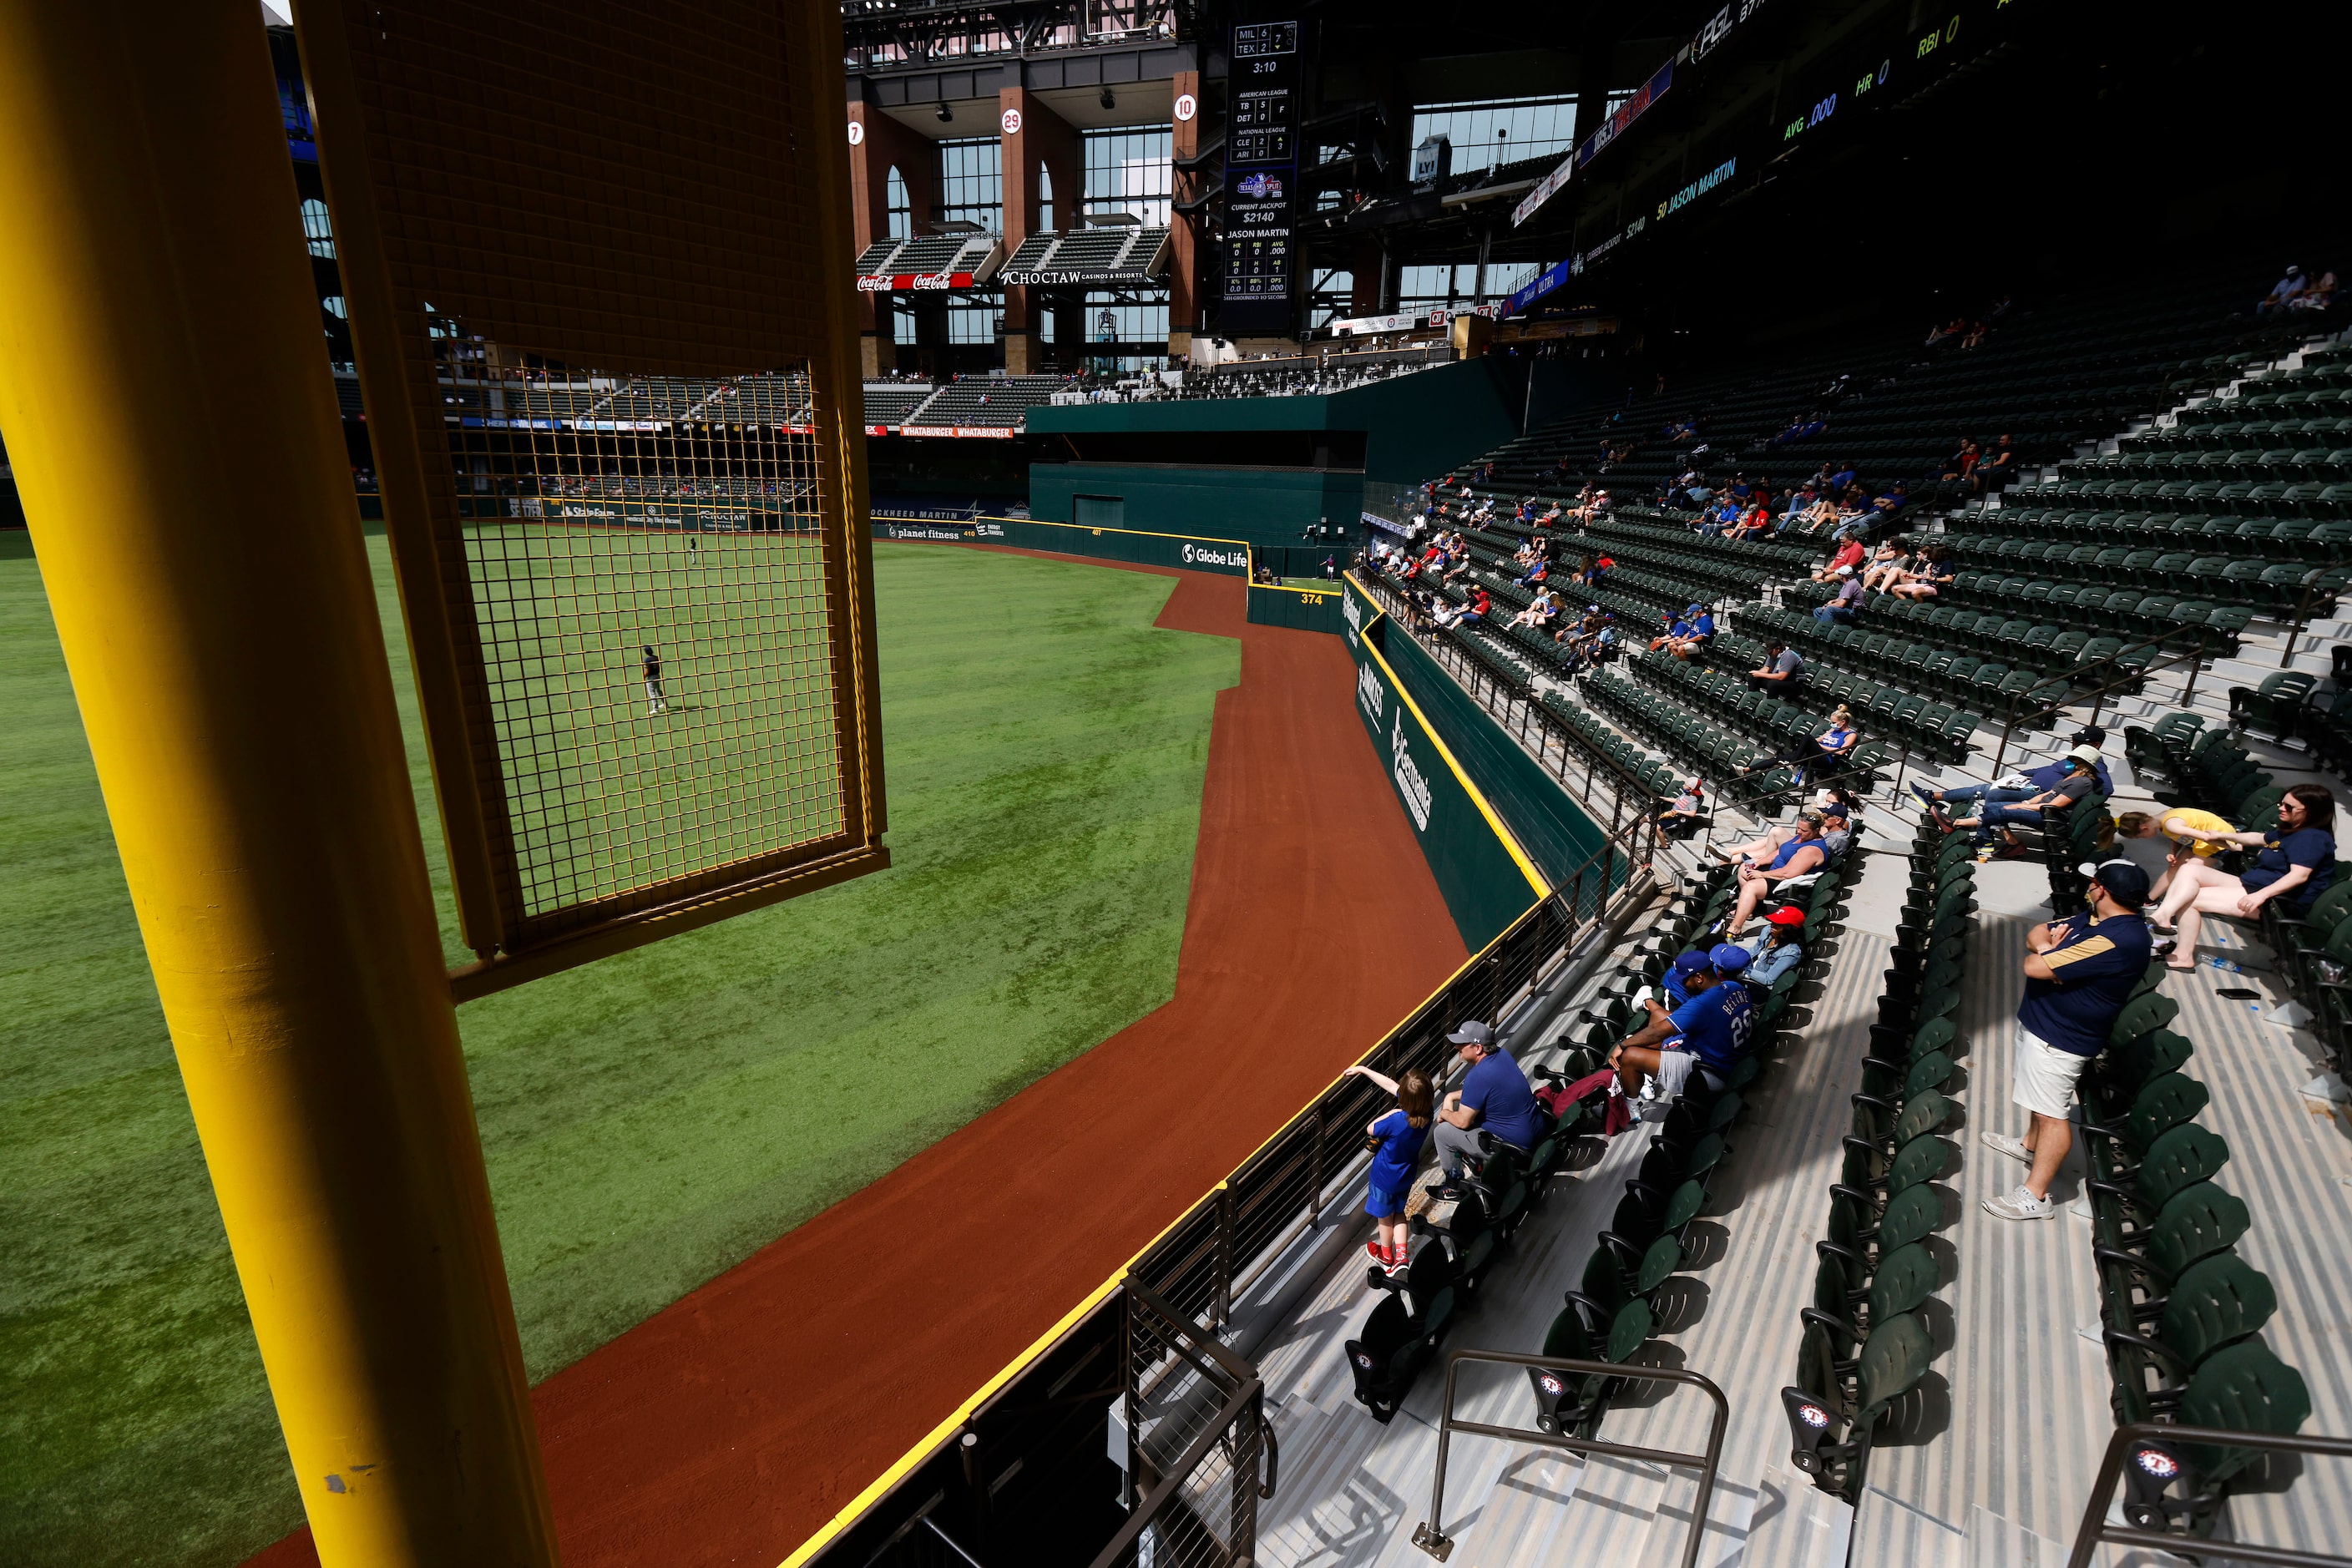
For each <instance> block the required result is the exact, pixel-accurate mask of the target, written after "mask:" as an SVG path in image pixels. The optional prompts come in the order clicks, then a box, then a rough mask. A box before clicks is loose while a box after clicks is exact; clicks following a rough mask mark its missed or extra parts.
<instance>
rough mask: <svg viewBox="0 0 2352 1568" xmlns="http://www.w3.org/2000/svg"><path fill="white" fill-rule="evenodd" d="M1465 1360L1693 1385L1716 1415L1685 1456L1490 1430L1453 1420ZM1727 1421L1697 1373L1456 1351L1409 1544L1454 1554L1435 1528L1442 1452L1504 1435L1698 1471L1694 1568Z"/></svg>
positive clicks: (1690, 1545) (1439, 1516) (1441, 1513)
mask: <svg viewBox="0 0 2352 1568" xmlns="http://www.w3.org/2000/svg"><path fill="white" fill-rule="evenodd" d="M1465 1361H1475V1362H1485V1363H1489V1364H1491V1365H1496V1366H1523V1367H1529V1368H1533V1369H1535V1370H1538V1371H1545V1372H1565V1373H1575V1374H1578V1375H1580V1376H1585V1377H1623V1378H1631V1379H1633V1380H1635V1381H1638V1382H1643V1383H1681V1384H1691V1385H1693V1386H1695V1387H1697V1388H1700V1389H1703V1390H1705V1391H1706V1396H1707V1397H1708V1398H1709V1399H1711V1400H1713V1401H1714V1402H1715V1415H1714V1416H1713V1417H1712V1418H1711V1419H1710V1420H1709V1421H1708V1423H1707V1428H1706V1452H1704V1453H1700V1454H1683V1453H1677V1452H1675V1450H1673V1449H1671V1448H1644V1447H1635V1446H1633V1445H1632V1444H1627V1443H1604V1442H1601V1440H1600V1439H1599V1438H1597V1437H1569V1436H1557V1435H1555V1434H1553V1433H1549V1432H1529V1431H1527V1430H1525V1429H1523V1428H1520V1427H1517V1426H1488V1425H1486V1423H1485V1422H1482V1421H1457V1420H1455V1419H1454V1383H1455V1381H1456V1379H1457V1377H1458V1375H1459V1373H1460V1372H1461V1368H1462V1363H1464V1362H1465ZM1730 1423H1731V1405H1730V1402H1729V1401H1727V1400H1726V1399H1725V1398H1724V1397H1723V1390H1722V1389H1720V1388H1717V1386H1716V1385H1715V1384H1714V1383H1713V1382H1712V1381H1710V1380H1709V1379H1707V1378H1705V1377H1702V1376H1700V1375H1699V1374H1698V1373H1695V1372H1683V1371H1679V1370H1677V1369H1675V1368H1673V1367H1663V1366H1633V1365H1629V1364H1625V1363H1618V1362H1606V1361H1573V1360H1570V1359H1569V1358H1567V1357H1565V1356H1546V1355H1522V1354H1519V1353H1517V1352H1513V1351H1480V1350H1460V1351H1454V1352H1450V1353H1449V1354H1448V1355H1447V1356H1446V1358H1445V1403H1444V1405H1441V1406H1440V1407H1439V1412H1438V1420H1437V1473H1436V1475H1435V1476H1434V1477H1433V1479H1432V1480H1431V1482H1430V1488H1429V1518H1428V1520H1427V1521H1426V1522H1424V1523H1422V1524H1419V1525H1416V1526H1415V1527H1414V1528H1413V1532H1412V1543H1413V1544H1414V1545H1415V1546H1418V1547H1420V1548H1421V1549H1422V1550H1423V1552H1428V1553H1429V1554H1430V1555H1431V1556H1432V1557H1434V1558H1436V1559H1437V1560H1438V1561H1439V1562H1440V1563H1443V1562H1444V1561H1445V1560H1446V1559H1447V1558H1448V1557H1449V1556H1451V1555H1453V1552H1454V1540H1453V1538H1452V1537H1451V1536H1448V1535H1445V1534H1444V1533H1442V1532H1441V1531H1440V1530H1439V1528H1438V1527H1439V1526H1440V1525H1441V1524H1443V1523H1444V1520H1445V1451H1446V1447H1447V1445H1448V1443H1449V1442H1450V1440H1451V1439H1452V1437H1453V1436H1454V1433H1456V1432H1466V1433H1468V1434H1469V1435H1470V1436H1474V1437H1502V1438H1507V1439H1508V1440H1510V1441H1512V1442H1516V1443H1539V1444H1541V1445H1543V1446H1544V1447H1548V1448H1565V1449H1567V1450H1568V1451H1569V1452H1570V1453H1571V1454H1582V1455H1585V1456H1587V1457H1590V1456H1591V1455H1594V1454H1598V1455H1600V1456H1601V1457H1602V1458H1612V1459H1642V1460H1646V1461H1647V1462H1649V1463H1651V1464H1654V1465H1676V1466H1683V1467H1687V1468H1696V1469H1697V1471H1698V1498H1697V1500H1696V1502H1694V1503H1693V1504H1692V1506H1691V1531H1690V1540H1689V1541H1688V1542H1685V1544H1684V1546H1683V1560H1682V1568H1697V1563H1698V1548H1699V1542H1701V1541H1702V1540H1704V1539H1705V1538H1706V1506H1707V1504H1708V1503H1709V1502H1710V1501H1712V1500H1713V1499H1714V1497H1715V1477H1716V1471H1717V1469H1718V1468H1720V1466H1721V1462H1722V1458H1723V1433H1724V1428H1725V1427H1726V1426H1729V1425H1730Z"/></svg>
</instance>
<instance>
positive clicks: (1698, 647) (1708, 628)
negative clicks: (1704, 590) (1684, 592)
mask: <svg viewBox="0 0 2352 1568" xmlns="http://www.w3.org/2000/svg"><path fill="white" fill-rule="evenodd" d="M1683 614H1684V615H1685V616H1688V617H1690V632H1689V634H1688V635H1687V636H1685V637H1676V638H1675V639H1674V641H1672V642H1670V643H1668V644H1667V645H1666V651H1667V652H1668V653H1671V654H1673V655H1674V656H1675V658H1690V657H1691V656H1692V655H1694V654H1696V653H1699V652H1702V651H1704V650H1705V648H1706V645H1707V643H1708V642H1709V641H1711V640H1712V639H1713V638H1714V637H1715V617H1714V616H1712V615H1710V614H1708V613H1707V608H1706V605H1692V606H1691V607H1690V608H1689V609H1687V610H1685V611H1684V612H1683Z"/></svg>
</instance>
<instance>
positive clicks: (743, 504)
mask: <svg viewBox="0 0 2352 1568" xmlns="http://www.w3.org/2000/svg"><path fill="white" fill-rule="evenodd" d="M506 512H507V515H508V516H509V517H526V518H536V519H538V520H539V521H542V522H583V523H603V524H605V525H608V526H614V527H620V528H659V529H677V530H680V531H686V532H689V533H694V532H711V533H776V532H794V531H802V530H804V529H807V528H810V527H813V526H814V523H813V521H812V520H811V519H809V518H807V517H805V516H803V515H801V514H799V513H796V512H793V510H790V509H788V508H786V507H783V506H781V505H778V504H776V503H774V502H770V501H759V500H750V499H748V498H747V499H744V500H710V501H697V500H679V499H677V498H666V499H662V500H559V499H558V498H556V497H553V496H509V497H508V498H507V503H506Z"/></svg>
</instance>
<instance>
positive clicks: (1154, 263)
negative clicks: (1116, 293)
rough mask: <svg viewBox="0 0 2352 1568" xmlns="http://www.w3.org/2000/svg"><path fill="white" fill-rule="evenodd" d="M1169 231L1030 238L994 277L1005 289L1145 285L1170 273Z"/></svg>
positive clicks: (1110, 230) (1087, 231)
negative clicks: (1123, 284) (1165, 273)
mask: <svg viewBox="0 0 2352 1568" xmlns="http://www.w3.org/2000/svg"><path fill="white" fill-rule="evenodd" d="M1168 252H1169V242H1168V230H1167V228H1166V227H1165V226H1156V227H1145V228H1125V227H1116V226H1113V227H1103V228H1081V229H1073V230H1071V231H1069V232H1068V233H1066V234H1052V233H1046V234H1033V235H1031V236H1030V237H1028V238H1026V239H1024V240H1023V241H1022V242H1021V248H1020V249H1018V250H1016V251H1014V252H1013V257H1012V259H1010V260H1009V261H1007V262H1006V263H1005V264H1004V266H1003V268H1001V269H1000V270H999V271H998V273H997V277H996V280H997V282H999V283H1001V284H1003V285H1005V286H1006V287H1008V288H1019V287H1030V288H1034V287H1040V286H1047V287H1069V288H1112V287H1116V286H1117V285H1118V284H1122V283H1147V282H1150V280H1151V279H1154V278H1157V277H1159V276H1160V274H1162V273H1164V272H1166V271H1167V270H1168Z"/></svg>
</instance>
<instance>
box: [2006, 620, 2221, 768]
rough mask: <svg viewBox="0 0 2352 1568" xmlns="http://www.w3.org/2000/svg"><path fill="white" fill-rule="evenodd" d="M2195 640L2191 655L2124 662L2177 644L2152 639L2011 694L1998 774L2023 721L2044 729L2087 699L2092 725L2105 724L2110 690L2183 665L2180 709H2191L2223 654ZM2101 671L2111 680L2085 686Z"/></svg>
mask: <svg viewBox="0 0 2352 1568" xmlns="http://www.w3.org/2000/svg"><path fill="white" fill-rule="evenodd" d="M2195 636H2196V645H2195V646H2194V647H2191V648H2189V650H2188V651H2187V652H2185V653H2174V654H2171V655H2169V656H2167V657H2161V658H2154V659H2151V660H2149V661H2148V662H2147V663H2145V664H2126V663H2125V662H2124V660H2125V659H2126V658H2130V657H2131V656H2132V655H2134V654H2141V653H2146V652H2147V651H2148V650H2149V649H2151V648H2158V649H2161V648H2164V647H2168V646H2169V645H2170V643H2171V640H2172V639H2171V638H2169V637H2150V638H2149V639H2148V640H2147V641H2146V642H2139V643H2134V644H2133V645H2132V646H2131V647H2125V648H2117V649H2116V651H2115V652H2113V653H2111V654H2109V655H2108V656H2107V657H2106V658H2103V659H2098V660H2096V661H2095V662H2093V663H2091V664H2087V665H2076V666H2074V668H2070V669H2064V670H2061V671H2060V672H2059V673H2057V674H2056V675H2050V676H2044V677H2043V678H2042V679H2040V680H2038V681H2036V682H2034V683H2033V684H2032V686H2029V687H2027V688H2026V689H2024V690H2022V691H2013V692H2011V693H2010V697H2009V711H2008V716H2007V717H2006V718H2005V719H2004V720H2003V721H2002V723H2001V727H2000V749H1999V750H1998V751H1997V752H1995V753H1994V754H1993V759H1992V776H1993V777H1994V778H1999V777H2000V772H2001V768H2000V765H2001V763H2003V762H2004V761H2005V760H2007V758H2008V756H2009V744H2010V741H2011V738H2012V737H2014V735H2015V734H2016V732H2017V727H2018V726H2019V725H2020V724H2021V723H2022V724H2025V725H2026V727H2027V728H2028V729H2034V728H2038V727H2040V725H2041V724H2042V722H2043V721H2046V720H2049V719H2051V718H2053V717H2054V716H2055V715H2056V714H2057V713H2058V712H2060V711H2061V710H2063V709H2066V708H2070V707H2073V706H2074V705H2076V704H2078V703H2080V702H2082V701H2083V700H2084V699H2086V698H2087V699H2088V700H2090V703H2091V717H2090V719H2089V721H2088V722H2090V723H2093V724H2095V723H2097V722H2098V721H2099V711H2100V710H2101V709H2103V708H2105V706H2106V702H2107V694H2108V693H2109V692H2112V691H2115V690H2117V689H2120V688H2123V687H2126V686H2137V685H2138V684H2140V683H2141V682H2142V681H2145V680H2146V679H2147V678H2148V677H2149V676H2151V675H2154V674H2156V673H2157V672H2158V671H2159V670H2166V669H2177V668H2179V667H2180V666H2181V665H2183V664H2186V665H2188V666H2189V679H2188V680H2187V681H2185V682H2184V683H2182V686H2181V689H2180V706H2181V707H2182V708H2184V709H2186V708H2187V707H2188V706H2189V703H2190V701H2191V700H2193V699H2194V698H2195V696H2196V693H2197V677H2198V675H2199V674H2200V672H2201V671H2202V670H2203V669H2204V668H2205V660H2206V658H2208V657H2209V656H2210V655H2211V654H2212V653H2214V652H2215V651H2217V650H2215V649H2214V648H2212V647H2210V646H2208V644H2207V642H2206V638H2205V633H2204V632H2203V631H2201V630H2200V631H2198V632H2196V634H2195ZM2101 670H2105V671H2108V672H2109V673H2108V674H2107V676H2106V678H2105V679H2103V680H2101V681H2099V682H2098V684H2096V685H2095V686H2090V687H2087V688H2086V687H2085V686H2084V684H2083V683H2084V680H2086V679H2089V678H2090V677H2091V676H2092V675H2095V674H2096V673H2098V672H2099V671H2101ZM2053 688H2054V689H2055V695H2054V696H2049V695H2042V694H2043V693H2048V692H2051V691H2052V690H2053Z"/></svg>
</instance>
